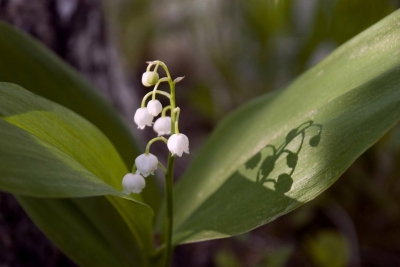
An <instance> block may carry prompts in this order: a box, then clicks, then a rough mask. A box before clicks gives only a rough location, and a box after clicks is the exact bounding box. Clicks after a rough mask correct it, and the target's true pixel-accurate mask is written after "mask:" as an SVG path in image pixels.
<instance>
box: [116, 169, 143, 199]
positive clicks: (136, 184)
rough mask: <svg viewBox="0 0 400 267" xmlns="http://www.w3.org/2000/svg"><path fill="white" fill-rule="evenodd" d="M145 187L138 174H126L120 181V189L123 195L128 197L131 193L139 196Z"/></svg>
mask: <svg viewBox="0 0 400 267" xmlns="http://www.w3.org/2000/svg"><path fill="white" fill-rule="evenodd" d="M145 186H146V181H145V180H144V178H143V177H142V176H141V175H140V174H132V173H128V174H126V175H125V176H124V178H123V179H122V188H123V189H124V194H125V195H130V194H131V193H135V194H139V193H140V192H142V189H143V188H144V187H145Z"/></svg>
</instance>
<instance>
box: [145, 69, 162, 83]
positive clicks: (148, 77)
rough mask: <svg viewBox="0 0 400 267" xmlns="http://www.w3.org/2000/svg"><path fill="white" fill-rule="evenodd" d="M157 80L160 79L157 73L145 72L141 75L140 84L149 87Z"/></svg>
mask: <svg viewBox="0 0 400 267" xmlns="http://www.w3.org/2000/svg"><path fill="white" fill-rule="evenodd" d="M159 79H160V76H159V75H158V73H157V72H155V71H146V72H145V73H143V75H142V84H143V85H144V86H146V87H149V86H152V85H155V84H156V83H157V82H158V80H159Z"/></svg>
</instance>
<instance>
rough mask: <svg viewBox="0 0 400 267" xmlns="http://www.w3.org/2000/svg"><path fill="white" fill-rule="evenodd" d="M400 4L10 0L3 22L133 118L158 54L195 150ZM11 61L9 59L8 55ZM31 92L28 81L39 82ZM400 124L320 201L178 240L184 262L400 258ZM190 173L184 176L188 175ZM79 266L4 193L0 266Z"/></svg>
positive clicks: (218, 264) (397, 261)
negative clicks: (253, 223)
mask: <svg viewBox="0 0 400 267" xmlns="http://www.w3.org/2000/svg"><path fill="white" fill-rule="evenodd" d="M399 7H400V1H394V0H326V1H318V0H286V1H284V0H247V1H240V0H233V1H223V0H194V1H183V0H169V1H166V0H154V1H143V0H103V1H100V0H0V19H1V20H3V21H7V22H9V23H11V24H13V25H15V26H16V27H18V28H20V29H22V30H24V31H26V32H27V33H29V34H30V35H32V36H34V37H35V38H37V39H39V40H40V41H42V42H43V43H44V44H45V45H46V46H48V47H49V48H50V49H51V50H53V51H54V52H55V53H57V54H58V55H59V56H60V57H61V58H63V59H64V60H65V61H67V62H68V63H69V64H71V65H72V66H73V67H75V68H76V69H77V70H78V71H79V72H81V73H82V74H83V75H84V76H85V77H86V78H87V79H89V80H90V81H91V82H92V83H93V84H94V85H95V86H96V87H97V88H98V90H99V91H100V92H101V93H102V94H103V95H104V96H106V97H107V98H108V99H109V100H110V101H111V102H112V103H113V104H114V106H115V108H116V109H118V110H119V111H120V112H121V114H122V115H123V116H124V117H125V118H126V120H127V122H128V123H129V124H130V125H131V126H132V129H133V132H134V134H136V135H137V136H138V138H141V139H143V143H146V142H147V140H148V139H149V136H152V135H153V133H152V130H151V129H148V130H146V131H144V132H140V133H139V132H138V130H136V129H135V127H134V126H133V125H132V124H133V122H132V117H133V114H134V111H135V110H136V108H138V105H139V101H140V100H141V97H142V96H143V95H144V94H145V93H146V89H145V88H144V87H143V86H142V85H141V84H140V77H141V74H142V73H143V71H144V70H145V67H146V64H145V61H147V60H155V59H159V60H162V61H164V62H165V63H166V64H167V65H168V66H169V68H170V71H171V74H172V76H174V77H177V76H182V75H185V76H186V78H185V79H184V80H183V81H182V82H181V83H179V86H178V89H177V90H178V99H177V102H178V105H179V106H180V107H181V110H182V114H181V121H182V122H181V123H180V127H181V131H182V132H184V133H185V134H187V135H188V136H189V138H190V142H191V147H190V148H191V154H190V155H189V156H188V157H182V158H179V160H178V170H177V172H178V174H182V173H183V171H184V169H185V168H186V166H187V164H188V162H189V161H190V159H191V158H192V157H193V156H195V155H196V151H197V149H198V148H199V146H200V145H201V144H202V143H204V141H205V140H206V138H207V136H208V134H209V133H210V132H211V130H212V129H213V128H214V127H215V125H216V124H217V123H218V122H219V121H220V120H221V119H222V118H223V117H224V116H225V115H226V114H227V113H228V112H229V111H231V110H233V109H234V108H236V107H238V106H239V105H240V104H242V103H243V102H245V101H247V100H249V99H251V98H254V97H257V96H259V95H261V94H265V93H267V92H269V91H272V90H275V89H279V88H282V87H284V86H285V85H286V84H288V83H289V82H290V81H292V80H293V79H294V78H295V77H296V76H298V75H299V74H301V73H302V72H304V71H305V70H307V69H308V68H310V67H311V66H313V65H314V64H316V63H317V62H319V61H320V60H321V59H323V58H324V57H325V56H326V55H327V54H329V53H330V52H331V51H332V50H334V49H335V48H336V47H338V46H340V45H341V44H342V43H344V42H346V41H347V40H349V39H350V38H351V37H353V36H355V35H356V34H358V33H359V32H361V31H363V30H364V29H366V28H367V27H369V26H371V25H372V24H374V23H375V22H377V21H379V20H380V19H382V18H383V17H385V16H387V15H388V14H390V13H391V12H393V11H395V10H396V9H397V8H399ZM0 60H1V59H0ZM28 89H29V88H28ZM399 160H400V126H396V127H395V128H394V129H392V130H391V131H390V132H389V133H387V134H386V135H385V136H384V137H383V138H382V139H381V140H380V141H379V142H378V143H377V144H376V145H374V146H373V147H372V148H370V149H369V150H368V151H366V152H365V153H364V154H363V155H362V156H361V157H360V158H359V159H358V160H357V161H356V162H355V163H354V164H353V165H352V166H351V167H350V169H349V170H348V171H347V172H346V173H345V174H344V175H343V176H342V177H341V178H340V179H339V181H338V182H337V183H336V184H335V185H333V186H332V187H331V188H329V189H328V190H327V191H326V192H324V193H323V194H322V195H321V196H319V197H317V198H316V199H315V200H313V201H311V202H310V203H307V204H305V205H303V206H302V207H301V208H299V209H297V210H296V211H294V212H292V213H290V214H288V215H285V216H283V217H281V218H279V219H277V220H275V221H274V222H272V223H270V224H268V225H265V226H263V227H260V228H258V229H256V230H253V231H251V232H249V233H247V234H243V235H241V236H237V237H233V238H229V239H223V240H214V241H208V242H202V243H197V244H190V245H184V246H179V247H177V249H176V252H175V255H174V266H177V267H187V266H194V267H200V266H215V267H235V266H246V267H247V266H257V267H261V266H269V267H277V266H385V267H386V266H388V267H390V266H400V205H399V203H400V180H399V176H400V164H398V162H399ZM178 176H179V175H178ZM6 266H7V267H8V266H13V267H14V266H75V265H74V264H73V263H72V262H71V261H69V260H68V259H67V258H66V257H65V256H64V255H63V254H62V253H61V252H59V251H58V250H57V249H56V248H55V247H54V245H52V244H51V243H49V241H48V240H47V239H46V237H44V236H43V235H42V234H41V233H40V231H39V230H38V229H37V228H36V227H35V226H34V225H33V224H32V222H31V221H30V219H29V218H28V217H27V216H26V215H25V214H24V212H23V211H22V209H21V208H20V207H19V205H18V204H17V203H16V201H15V200H14V199H13V197H12V196H11V195H9V194H6V193H0V267H6Z"/></svg>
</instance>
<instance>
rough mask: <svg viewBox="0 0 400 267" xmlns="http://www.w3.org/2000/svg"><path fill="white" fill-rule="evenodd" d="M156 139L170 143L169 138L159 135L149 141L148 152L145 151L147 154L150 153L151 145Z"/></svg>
mask: <svg viewBox="0 0 400 267" xmlns="http://www.w3.org/2000/svg"><path fill="white" fill-rule="evenodd" d="M156 141H163V142H164V143H166V144H167V143H168V140H167V139H166V138H165V137H162V136H159V137H156V138H153V139H151V140H150V141H149V142H148V143H147V146H146V152H145V153H146V154H149V152H150V146H151V145H152V144H153V143H154V142H156Z"/></svg>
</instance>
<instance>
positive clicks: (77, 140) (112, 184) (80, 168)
mask: <svg viewBox="0 0 400 267" xmlns="http://www.w3.org/2000/svg"><path fill="white" fill-rule="evenodd" d="M0 116H1V118H0V126H1V127H0V158H1V159H2V160H1V161H0V189H1V190H5V191H9V192H12V193H14V194H17V195H24V196H31V197H32V196H33V197H50V198H54V197H57V198H59V197H82V196H99V195H115V196H119V197H113V196H106V197H98V198H90V199H88V200H85V199H76V200H65V201H64V200H63V201H61V200H60V201H59V200H54V199H35V198H29V197H20V198H19V199H20V201H21V203H22V204H23V206H24V209H25V210H26V211H27V212H28V213H29V214H30V215H31V216H32V218H33V219H34V220H35V221H36V222H37V223H38V225H39V226H40V227H41V229H42V230H43V231H44V232H45V233H47V234H48V235H49V236H50V238H52V239H54V240H55V242H56V244H57V245H59V246H60V247H61V248H63V249H64V250H65V251H66V252H67V254H68V255H70V256H71V257H72V258H74V259H77V261H79V262H80V261H89V260H90V257H93V256H95V255H93V253H91V251H92V250H90V249H89V250H88V251H86V252H87V253H86V252H85V251H82V250H77V249H76V245H74V243H73V242H72V241H68V242H66V241H65V240H64V239H63V238H65V239H67V238H71V239H73V238H72V235H73V234H74V232H73V230H71V229H74V228H77V229H80V231H81V232H85V229H87V228H88V225H89V226H91V227H94V228H96V227H100V226H101V225H100V226H99V224H101V223H100V222H97V221H104V223H105V224H110V221H109V220H110V219H111V218H108V217H107V216H112V213H113V214H117V215H118V216H117V217H114V218H112V220H115V224H121V225H125V226H124V228H125V229H129V231H123V230H124V228H121V229H119V230H118V231H122V232H123V233H118V231H116V238H117V237H118V236H119V237H121V236H126V238H130V239H132V242H131V243H132V244H131V246H130V247H129V248H130V249H131V250H132V253H133V257H134V259H135V260H136V261H140V262H142V261H144V262H145V261H147V260H148V253H150V252H151V251H152V248H153V246H152V236H151V232H152V231H151V225H152V216H153V213H152V210H151V209H150V208H149V207H148V206H147V205H145V204H142V203H140V201H141V196H140V195H138V196H136V197H135V199H131V200H125V199H122V198H120V197H124V198H127V197H126V196H124V195H122V193H120V192H121V179H122V177H123V176H124V175H125V174H126V173H127V172H128V170H127V169H126V167H125V164H124V163H123V161H122V159H121V158H120V156H119V154H118V153H117V151H116V150H115V148H114V147H113V145H112V144H111V143H110V141H109V140H108V139H107V137H106V136H104V135H103V134H102V133H101V132H100V131H99V130H98V129H97V128H96V127H94V126H93V125H92V124H90V123H89V122H88V121H86V120H85V119H83V118H82V117H80V116H79V115H77V114H75V113H73V112H71V111H70V110H68V109H66V108H64V107H62V106H60V105H58V104H56V103H53V102H51V101H48V100H46V99H43V98H42V97H40V96H37V95H34V94H33V93H31V92H29V91H26V90H24V89H22V88H21V87H19V86H16V85H13V84H8V83H0ZM88 202H90V203H91V206H93V209H85V210H84V212H83V211H79V209H83V208H84V207H86V206H85V205H86V204H85V203H88ZM96 203H97V204H96ZM41 205H42V206H43V207H47V208H42V207H41ZM104 206H106V207H107V209H111V208H110V207H112V208H113V210H112V211H110V212H109V214H105V213H101V212H100V211H101V210H102V209H105V208H104ZM77 207H78V208H77ZM74 209H77V210H76V211H75V210H74ZM46 210H47V211H48V212H45V211H46ZM82 212H83V213H82ZM60 213H61V215H60ZM83 215H85V216H83ZM62 217H71V218H70V219H69V220H68V221H67V222H65V223H64V222H62V223H61V222H60V223H54V221H57V220H61V218H62ZM88 218H89V219H90V220H91V222H92V224H94V225H91V224H89V222H90V221H89V222H88ZM102 227H103V228H106V227H105V226H102ZM108 227H112V226H108ZM55 232H58V235H59V237H54V233H55ZM93 233H97V236H94V237H93ZM104 234H106V235H107V234H108V235H110V233H107V232H105V233H104ZM104 234H103V232H102V231H95V232H90V231H89V232H86V235H87V236H89V237H91V238H94V239H104V238H107V236H106V237H104V236H103V235H104ZM81 236H82V237H84V236H85V235H84V234H82V233H81ZM122 238H123V237H122ZM88 242H89V241H88ZM114 245H117V244H114ZM99 246H100V247H101V246H103V245H99ZM110 249H111V248H110ZM112 249H114V250H117V251H118V250H119V248H118V246H114V247H113V248H112ZM92 252H94V250H93V251H92ZM82 253H86V254H82ZM110 253H111V252H110ZM112 253H114V252H112ZM112 253H111V254H112ZM111 254H110V255H111ZM110 255H107V254H106V255H104V257H106V258H107V257H108V258H107V259H108V260H110V257H111V256H110ZM82 257H83V258H82ZM108 260H107V262H108ZM117 262H118V260H117ZM128 265H129V264H128ZM141 265H142V264H139V266H141ZM115 266H118V264H116V265H115Z"/></svg>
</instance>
